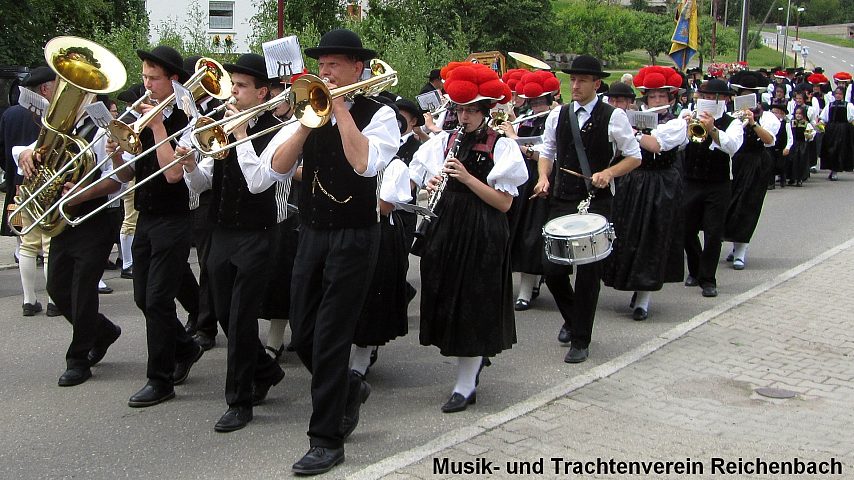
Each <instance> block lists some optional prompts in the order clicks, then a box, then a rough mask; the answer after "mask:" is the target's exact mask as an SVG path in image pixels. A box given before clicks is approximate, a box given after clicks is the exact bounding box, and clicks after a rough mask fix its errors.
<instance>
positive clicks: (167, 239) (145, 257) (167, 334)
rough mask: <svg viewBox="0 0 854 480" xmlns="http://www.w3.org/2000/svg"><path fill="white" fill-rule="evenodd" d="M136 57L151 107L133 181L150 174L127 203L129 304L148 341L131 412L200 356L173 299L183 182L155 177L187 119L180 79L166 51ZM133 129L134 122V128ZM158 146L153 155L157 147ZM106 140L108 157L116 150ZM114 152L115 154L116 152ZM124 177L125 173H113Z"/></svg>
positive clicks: (172, 171) (167, 389) (169, 390)
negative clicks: (143, 378) (178, 97)
mask: <svg viewBox="0 0 854 480" xmlns="http://www.w3.org/2000/svg"><path fill="white" fill-rule="evenodd" d="M137 55H139V58H140V59H142V61H143V62H142V79H143V83H144V85H145V89H146V90H148V91H149V92H151V95H150V99H151V100H153V101H157V102H160V103H159V104H158V105H148V104H142V105H140V109H141V111H142V117H141V119H140V120H139V122H142V121H143V119H146V118H148V119H149V120H148V123H146V124H145V125H144V128H142V130H141V131H140V132H139V139H140V143H141V144H142V148H143V149H145V150H144V152H147V153H146V154H145V155H142V156H137V157H132V156H130V155H129V154H127V153H125V154H124V159H125V160H126V161H130V160H132V161H133V162H134V163H133V170H134V172H135V174H134V176H135V180H136V182H137V184H138V185H139V184H141V182H142V180H145V179H147V178H148V177H153V178H151V179H150V181H147V182H146V183H145V184H143V185H139V187H138V189H137V190H136V191H135V194H136V196H135V201H134V206H135V208H136V209H137V210H138V211H139V219H138V221H137V228H136V234H135V237H134V242H133V260H134V272H133V290H134V301H135V302H136V305H137V307H139V309H140V310H142V313H143V315H144V316H145V326H146V332H147V340H148V367H147V371H146V375H147V377H148V382H147V383H146V384H145V386H144V387H143V388H142V389H140V390H139V391H138V392H137V393H135V394H134V395H133V396H131V397H130V399H129V400H128V405H129V406H131V407H149V406H152V405H156V404H158V403H161V402H164V401H166V400H169V399H171V398H174V397H175V389H174V388H173V385H178V384H180V383H183V382H184V380H186V379H187V375H188V374H189V372H190V367H191V366H192V365H193V363H195V362H196V361H197V360H198V359H199V358H201V356H202V352H203V350H202V348H201V347H200V346H199V344H198V343H196V342H195V341H194V340H193V338H192V337H191V336H190V335H189V334H188V333H187V332H186V331H185V330H184V326H183V325H182V324H181V322H180V321H179V320H178V317H177V314H176V307H175V296H176V295H177V292H178V288H179V287H180V282H181V276H180V275H176V272H179V271H181V269H182V267H183V266H184V263H185V262H186V261H187V256H188V255H189V254H190V241H191V235H192V222H191V220H190V219H191V217H190V209H189V194H188V190H187V185H186V184H185V183H184V181H183V179H184V171H183V170H182V168H181V165H178V164H177V163H176V164H175V165H174V166H172V167H171V168H168V169H166V170H164V171H163V172H162V174H157V173H156V172H157V171H158V170H160V169H161V168H162V167H165V166H167V165H169V164H170V163H171V162H173V160H174V159H175V147H174V146H173V143H172V142H171V141H166V139H167V137H168V136H170V135H172V134H174V133H176V132H179V131H181V130H182V129H184V128H185V127H186V126H187V123H188V119H187V116H186V115H185V114H184V113H183V112H182V111H181V110H180V109H178V108H175V107H174V105H172V104H171V102H169V103H166V102H164V100H171V98H170V97H171V96H172V94H173V88H172V80H179V81H186V80H187V78H188V77H189V74H188V73H187V72H185V71H184V70H183V60H182V58H181V55H180V54H179V53H178V52H177V51H175V50H174V49H172V48H170V47H167V46H159V47H156V48H154V49H153V50H152V51H151V52H146V51H143V50H137ZM134 125H136V124H134ZM159 142H162V143H161V144H160V145H159V146H158V147H157V148H156V149H155V150H154V151H149V150H151V147H154V146H155V145H156V144H157V143H159ZM116 147H117V146H116V144H115V143H113V142H110V143H109V144H108V147H107V151H108V152H118V151H117V150H115V149H116ZM119 151H120V150H119ZM119 177H120V178H121V179H122V180H124V181H127V180H130V179H131V177H132V174H131V173H130V172H128V170H127V169H125V170H123V171H122V172H121V175H120V176H119Z"/></svg>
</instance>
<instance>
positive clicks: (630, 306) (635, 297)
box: [629, 292, 638, 308]
mask: <svg viewBox="0 0 854 480" xmlns="http://www.w3.org/2000/svg"><path fill="white" fill-rule="evenodd" d="M637 299H638V292H635V293H633V294H632V299H631V300H630V301H629V308H635V302H636V301H637Z"/></svg>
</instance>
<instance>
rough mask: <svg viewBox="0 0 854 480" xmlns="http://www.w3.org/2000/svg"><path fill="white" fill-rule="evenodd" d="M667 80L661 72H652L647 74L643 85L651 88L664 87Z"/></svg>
mask: <svg viewBox="0 0 854 480" xmlns="http://www.w3.org/2000/svg"><path fill="white" fill-rule="evenodd" d="M665 81H666V79H665V78H664V75H662V74H661V73H659V72H652V73H649V74H648V75H647V76H646V78H644V80H643V86H644V88H651V89H655V88H664V83H665Z"/></svg>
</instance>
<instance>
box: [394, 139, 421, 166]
mask: <svg viewBox="0 0 854 480" xmlns="http://www.w3.org/2000/svg"><path fill="white" fill-rule="evenodd" d="M419 148H421V142H420V141H418V139H417V138H415V135H410V136H409V138H408V139H406V141H405V142H404V143H403V145H401V146H400V148H399V149H398V150H397V158H399V159H401V160H403V163H405V164H406V166H409V163H410V162H412V157H413V156H414V155H415V152H417V151H418V149H419Z"/></svg>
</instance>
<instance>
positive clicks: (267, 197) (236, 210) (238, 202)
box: [210, 112, 281, 229]
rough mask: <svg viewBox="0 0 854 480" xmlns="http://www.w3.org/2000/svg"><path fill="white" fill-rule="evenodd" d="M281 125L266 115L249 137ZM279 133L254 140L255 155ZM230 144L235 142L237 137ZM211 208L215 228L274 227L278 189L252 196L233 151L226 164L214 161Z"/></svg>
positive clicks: (248, 129)
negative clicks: (217, 226) (216, 226)
mask: <svg viewBox="0 0 854 480" xmlns="http://www.w3.org/2000/svg"><path fill="white" fill-rule="evenodd" d="M280 123H281V122H279V121H278V120H277V119H276V117H274V116H273V114H272V113H271V112H265V113H264V114H263V115H261V116H260V117H259V118H258V122H257V123H255V125H253V126H252V127H251V128H247V129H246V133H247V135H252V134H253V133H256V132H260V131H262V130H265V129H267V128H269V127H271V126H273V125H278V124H280ZM276 133H277V131H272V132H270V133H268V134H266V135H262V136H260V137H258V138H256V139H254V140H252V148H253V149H254V150H255V153H257V154H258V155H259V156H260V155H261V152H263V151H264V149H265V148H267V144H268V143H270V140H271V139H272V138H273V136H275V135H276ZM228 141H229V142H230V143H231V142H234V141H235V138H234V135H230V136H229V138H228ZM211 205H212V206H216V208H211V209H210V219H211V222H213V223H214V224H215V225H219V226H221V227H226V228H240V229H261V228H266V227H272V226H273V225H275V224H276V185H275V184H273V185H270V187H269V188H267V189H266V190H264V191H263V192H261V193H251V192H250V191H249V187H248V186H247V185H246V177H244V176H243V171H242V170H241V169H240V163H239V162H238V160H237V148H232V149H230V150H229V151H228V156H227V157H225V159H224V160H214V168H213V184H212V185H211Z"/></svg>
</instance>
